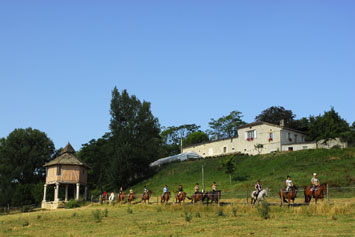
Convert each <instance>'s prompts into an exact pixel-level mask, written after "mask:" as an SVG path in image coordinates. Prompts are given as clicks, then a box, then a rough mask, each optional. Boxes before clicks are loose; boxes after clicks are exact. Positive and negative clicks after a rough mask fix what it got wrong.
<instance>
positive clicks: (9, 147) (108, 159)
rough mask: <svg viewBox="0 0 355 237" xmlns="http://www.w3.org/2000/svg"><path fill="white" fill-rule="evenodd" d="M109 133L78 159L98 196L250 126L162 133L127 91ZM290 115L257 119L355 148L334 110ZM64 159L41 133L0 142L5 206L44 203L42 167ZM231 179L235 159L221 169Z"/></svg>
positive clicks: (0, 199) (234, 122) (229, 122)
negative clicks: (158, 163)
mask: <svg viewBox="0 0 355 237" xmlns="http://www.w3.org/2000/svg"><path fill="white" fill-rule="evenodd" d="M110 114H111V120H110V126H109V128H110V129H109V132H107V133H105V134H104V135H103V136H102V137H101V138H98V139H92V140H91V141H89V142H88V143H86V144H84V145H83V146H82V148H81V149H80V151H78V152H77V156H78V157H79V158H81V159H82V160H83V161H84V162H85V163H87V164H88V165H89V166H90V167H91V169H90V170H89V172H88V184H89V186H90V190H92V191H93V192H94V193H95V192H97V193H101V192H103V191H104V190H118V189H119V187H121V186H123V187H124V188H127V187H129V186H130V185H133V184H135V183H137V182H139V181H141V180H142V179H145V178H147V177H149V176H150V175H151V174H152V172H153V171H152V170H151V169H150V167H149V164H150V163H151V162H153V161H155V160H156V159H158V158H161V157H166V156H170V155H174V154H177V153H179V152H180V149H181V146H182V145H184V146H189V145H193V144H197V143H203V142H208V141H210V140H213V139H220V138H228V137H234V136H238V129H239V128H240V127H241V126H243V125H244V124H246V122H245V121H243V120H242V117H243V116H242V113H241V112H239V111H236V110H234V111H232V112H230V113H229V114H228V115H225V116H222V117H220V118H217V119H211V121H210V122H209V129H207V131H202V130H201V127H200V126H198V125H196V124H184V125H180V126H171V127H167V128H165V127H163V128H162V129H161V127H160V124H159V122H158V119H157V118H156V117H154V115H153V114H152V112H151V109H150V103H149V102H146V101H140V100H139V99H138V98H137V97H135V96H134V95H129V94H128V92H127V91H126V90H123V91H122V92H119V91H118V89H117V88H116V87H115V88H114V89H113V91H112V99H111V107H110ZM295 118H296V116H295V115H294V114H293V112H292V111H291V110H286V109H285V108H283V107H281V106H280V107H277V106H272V107H270V108H268V109H266V110H264V111H262V112H261V113H260V114H259V115H257V116H256V117H255V121H265V122H269V123H274V124H279V123H280V120H284V122H285V126H287V127H290V128H294V129H298V130H301V131H304V132H306V133H307V134H308V138H309V139H310V140H318V141H319V140H322V139H324V140H328V139H332V138H337V137H341V138H342V139H343V140H344V141H348V142H350V143H354V142H355V123H353V124H352V126H350V125H349V124H348V123H347V122H346V121H345V120H344V119H342V118H341V117H340V116H339V114H338V113H337V112H335V110H334V108H331V109H330V111H327V112H325V113H324V114H323V115H318V116H310V117H309V118H301V119H298V120H297V119H295ZM59 154H60V151H59V150H55V147H54V144H53V142H52V141H51V140H50V139H49V138H48V137H47V135H46V134H45V133H44V132H41V131H39V130H37V129H32V128H27V129H15V130H14V131H13V132H11V133H10V134H9V135H8V136H7V137H6V138H1V139H0V193H1V195H0V206H4V205H7V204H8V203H9V204H11V205H15V206H19V205H24V204H32V203H39V202H40V201H41V200H42V195H43V183H44V181H45V180H44V179H45V169H44V168H43V164H44V163H46V162H48V161H50V160H51V159H54V158H55V157H57V156H58V155H59ZM222 167H224V168H225V169H226V170H227V173H229V174H231V173H232V172H233V170H234V168H235V162H234V161H233V160H232V159H226V160H225V162H224V163H223V164H222Z"/></svg>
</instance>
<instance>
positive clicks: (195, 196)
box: [187, 192, 203, 203]
mask: <svg viewBox="0 0 355 237" xmlns="http://www.w3.org/2000/svg"><path fill="white" fill-rule="evenodd" d="M187 199H189V200H191V202H192V203H197V202H199V201H201V202H202V199H203V193H201V192H198V193H194V194H192V196H191V197H190V198H189V197H187Z"/></svg>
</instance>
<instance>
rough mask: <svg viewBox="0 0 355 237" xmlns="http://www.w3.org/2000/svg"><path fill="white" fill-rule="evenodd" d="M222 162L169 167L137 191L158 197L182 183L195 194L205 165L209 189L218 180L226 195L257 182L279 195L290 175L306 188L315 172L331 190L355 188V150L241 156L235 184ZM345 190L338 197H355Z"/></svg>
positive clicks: (295, 181) (243, 191) (300, 185)
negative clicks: (164, 188)
mask: <svg viewBox="0 0 355 237" xmlns="http://www.w3.org/2000/svg"><path fill="white" fill-rule="evenodd" d="M222 159H224V158H223V157H221V158H214V159H206V160H197V161H187V162H181V163H172V164H169V165H165V166H163V167H161V168H160V170H159V172H158V173H157V174H156V175H154V176H153V177H151V178H150V179H148V180H145V181H143V182H141V183H139V184H137V185H135V186H134V187H133V190H134V191H135V192H137V193H140V192H143V186H144V185H147V186H148V188H149V189H151V190H152V191H153V192H154V193H155V194H160V193H162V190H163V186H164V185H165V184H167V185H168V186H169V189H170V191H172V192H174V191H177V188H178V185H179V184H182V185H183V187H184V190H185V191H186V192H187V193H188V195H191V193H192V192H193V188H194V185H195V183H196V182H198V183H200V188H202V186H201V167H202V164H204V165H205V184H206V190H211V184H212V182H213V181H216V182H217V184H218V189H221V190H222V192H236V191H237V192H242V193H245V191H246V190H247V189H248V190H251V189H253V188H254V184H255V183H256V180H257V179H260V180H261V182H262V186H263V188H269V189H271V190H272V192H273V193H274V194H275V193H276V192H277V191H278V190H279V189H280V187H281V186H283V185H284V181H285V180H286V176H287V175H290V176H291V177H292V180H293V181H294V184H295V185H297V186H299V187H303V186H304V185H310V180H311V178H312V174H313V173H314V172H316V173H318V178H319V179H320V181H321V183H328V184H329V186H330V187H345V186H355V173H354V172H353V170H354V168H355V148H347V149H330V150H327V149H318V150H303V151H295V152H282V153H273V154H267V155H257V156H237V158H236V159H237V163H238V167H237V169H236V171H235V173H234V174H233V176H232V177H233V179H234V180H233V181H232V183H231V184H230V182H229V176H228V175H227V174H225V173H224V171H223V170H221V169H219V168H218V167H219V166H220V161H221V160H222ZM341 191H342V193H337V194H336V195H338V196H339V195H340V196H344V197H346V196H347V195H348V196H347V197H351V196H354V195H355V190H347V191H346V190H345V191H344V190H341ZM349 192H350V193H349ZM333 194H334V192H333Z"/></svg>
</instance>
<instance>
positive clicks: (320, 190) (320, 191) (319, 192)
mask: <svg viewBox="0 0 355 237" xmlns="http://www.w3.org/2000/svg"><path fill="white" fill-rule="evenodd" d="M312 187H313V186H309V187H307V186H304V202H305V203H310V202H311V200H312V197H313V198H314V201H315V203H317V200H318V199H321V200H322V201H323V199H324V193H326V192H327V184H321V185H319V187H317V189H316V190H315V191H314V195H313V192H312V191H311V190H312Z"/></svg>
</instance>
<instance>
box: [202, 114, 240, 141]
mask: <svg viewBox="0 0 355 237" xmlns="http://www.w3.org/2000/svg"><path fill="white" fill-rule="evenodd" d="M242 117H243V115H242V113H241V112H239V111H237V110H234V111H232V112H230V113H229V114H228V115H226V116H222V117H220V118H218V119H213V118H212V119H211V121H210V122H209V123H208V124H209V126H210V129H209V130H208V133H209V134H210V135H211V136H216V137H218V138H227V137H234V136H237V135H238V128H239V127H240V126H242V125H244V124H245V122H244V121H243V120H242Z"/></svg>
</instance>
